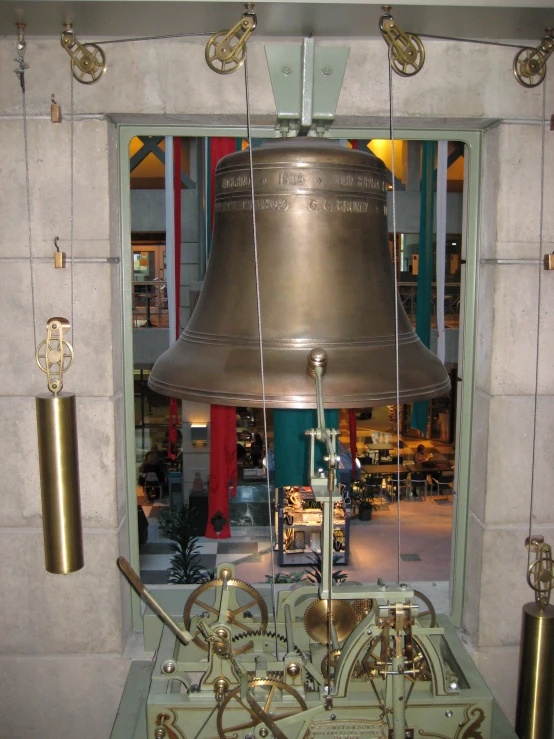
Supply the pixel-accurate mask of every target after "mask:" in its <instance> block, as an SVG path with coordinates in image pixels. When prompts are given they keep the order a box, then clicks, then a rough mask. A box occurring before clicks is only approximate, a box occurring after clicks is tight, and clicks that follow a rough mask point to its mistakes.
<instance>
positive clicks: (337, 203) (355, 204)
mask: <svg viewBox="0 0 554 739" xmlns="http://www.w3.org/2000/svg"><path fill="white" fill-rule="evenodd" d="M308 208H309V209H310V210H316V211H317V210H323V211H326V212H327V213H369V212H370V210H369V203H368V202H367V201H366V200H310V202H309V204H308Z"/></svg>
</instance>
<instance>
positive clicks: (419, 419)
mask: <svg viewBox="0 0 554 739" xmlns="http://www.w3.org/2000/svg"><path fill="white" fill-rule="evenodd" d="M435 146H436V145H435V142H434V141H423V142H422V144H421V199H420V208H419V270H418V275H417V305H416V333H417V335H418V336H419V338H420V339H421V342H422V343H423V344H425V346H426V347H427V348H429V346H430V345H431V305H432V298H433V292H432V291H433V223H434V220H433V216H434V201H435ZM428 417H429V401H427V400H421V401H419V402H418V403H414V404H413V406H412V418H411V420H410V427H411V428H413V429H417V430H418V431H421V433H422V434H423V435H424V436H426V435H427V421H428Z"/></svg>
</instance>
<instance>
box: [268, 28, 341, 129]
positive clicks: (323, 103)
mask: <svg viewBox="0 0 554 739" xmlns="http://www.w3.org/2000/svg"><path fill="white" fill-rule="evenodd" d="M349 53H350V48H349V47H328V46H316V44H315V41H314V39H313V38H305V39H303V41H302V45H301V46H292V45H290V44H288V45H281V44H271V46H269V45H268V46H266V47H265V55H266V59H267V66H268V68H269V77H270V80H271V87H272V88H273V97H274V98H275V107H276V108H277V124H276V128H277V130H278V131H280V132H281V135H282V136H297V135H298V134H303V135H306V134H308V133H315V134H316V135H317V136H323V135H324V134H325V133H326V131H328V130H329V128H330V126H331V124H332V123H333V120H334V119H335V113H336V109H337V103H338V99H339V95H340V90H341V86H342V80H343V78H344V71H345V69H346V62H347V61H348V54H349Z"/></svg>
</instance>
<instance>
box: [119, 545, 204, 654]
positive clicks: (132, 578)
mask: <svg viewBox="0 0 554 739" xmlns="http://www.w3.org/2000/svg"><path fill="white" fill-rule="evenodd" d="M117 565H118V567H119V569H120V570H121V572H122V573H123V574H124V575H125V577H126V578H127V580H129V582H130V583H131V585H132V586H133V587H134V589H135V590H136V591H137V593H138V594H139V595H140V596H141V598H144V600H145V601H146V602H147V603H148V605H149V606H150V608H151V609H152V610H153V611H154V613H155V614H157V615H158V616H159V617H160V618H161V619H162V621H163V622H164V623H165V624H166V626H167V627H168V628H169V629H170V630H171V632H172V633H173V634H175V636H176V637H177V639H179V641H180V642H181V643H182V644H184V645H185V646H186V645H187V644H188V643H189V642H190V641H192V635H191V634H190V633H189V632H188V631H187V630H186V629H185V628H183V629H182V628H180V627H179V626H178V625H177V624H176V623H175V621H174V620H173V619H172V618H171V616H170V615H169V613H167V611H165V610H164V609H163V608H162V606H161V605H160V604H159V603H158V601H157V600H156V599H155V598H154V596H153V595H152V593H151V592H150V591H149V590H148V588H146V587H145V586H144V583H143V582H142V580H141V579H140V577H139V576H138V575H137V573H136V572H135V571H134V569H133V568H132V567H131V565H130V564H129V562H127V560H126V559H125V557H118V559H117Z"/></svg>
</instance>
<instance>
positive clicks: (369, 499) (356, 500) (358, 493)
mask: <svg viewBox="0 0 554 739" xmlns="http://www.w3.org/2000/svg"><path fill="white" fill-rule="evenodd" d="M351 497H352V502H353V504H354V506H355V507H356V509H357V510H358V518H359V520H360V521H371V516H372V513H373V496H372V491H371V487H370V486H369V485H368V484H366V483H363V482H358V483H357V484H355V485H352V493H351Z"/></svg>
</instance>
